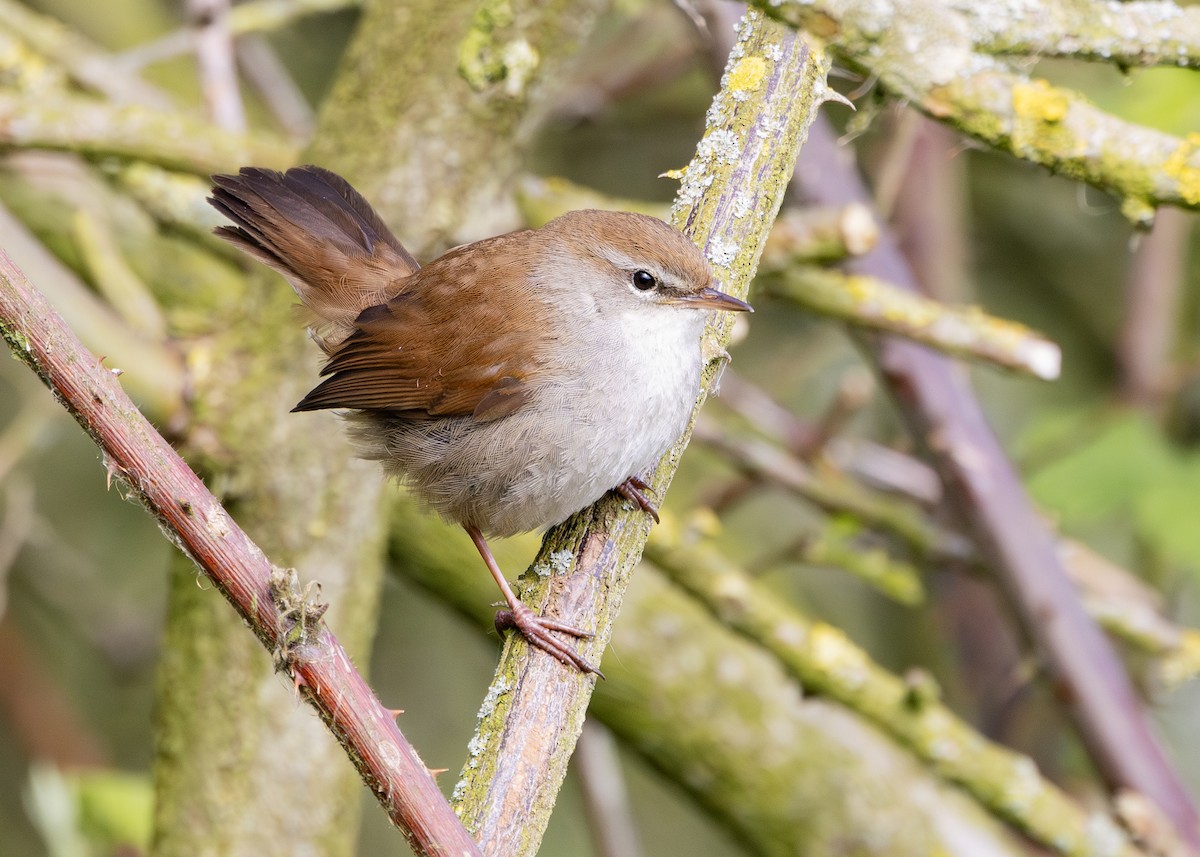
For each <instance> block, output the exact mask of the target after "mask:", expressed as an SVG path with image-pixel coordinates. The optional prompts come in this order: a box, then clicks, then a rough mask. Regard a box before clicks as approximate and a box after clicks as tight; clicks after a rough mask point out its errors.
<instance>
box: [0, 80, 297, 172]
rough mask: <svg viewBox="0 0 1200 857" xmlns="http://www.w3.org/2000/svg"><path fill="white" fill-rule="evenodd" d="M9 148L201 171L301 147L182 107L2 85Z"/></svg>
mask: <svg viewBox="0 0 1200 857" xmlns="http://www.w3.org/2000/svg"><path fill="white" fill-rule="evenodd" d="M9 148H20V149H55V150H58V151H66V152H76V153H78V154H81V155H85V156H88V157H100V156H105V155H113V156H116V157H119V158H128V159H131V160H141V161H147V162H149V163H152V164H158V165H159V166H162V167H167V168H169V169H176V170H182V171H184V172H189V173H195V174H199V175H208V174H209V173H214V172H220V171H222V170H230V169H233V168H235V167H237V166H239V165H241V164H257V165H258V166H264V167H286V166H290V165H291V164H292V163H293V162H294V160H295V158H296V154H297V153H296V151H295V149H294V148H293V147H292V146H290V145H289V144H288V143H286V142H284V141H282V140H275V139H271V138H270V137H268V136H267V135H265V134H262V133H259V134H256V135H254V136H253V137H249V136H247V137H243V136H239V135H235V134H228V133H225V132H222V131H220V130H218V129H216V128H214V127H212V126H211V125H210V124H208V123H206V122H204V121H202V120H201V119H199V118H196V117H191V116H188V115H186V114H183V113H168V112H162V111H158V110H154V109H153V108H148V107H143V106H141V105H136V104H132V105H112V104H106V103H104V102H102V101H95V100H93V99H89V98H83V97H81V96H76V95H68V94H66V93H65V92H64V93H56V94H54V95H52V96H49V95H48V96H44V97H42V98H38V99H32V98H27V97H23V96H21V95H14V94H11V93H0V149H9Z"/></svg>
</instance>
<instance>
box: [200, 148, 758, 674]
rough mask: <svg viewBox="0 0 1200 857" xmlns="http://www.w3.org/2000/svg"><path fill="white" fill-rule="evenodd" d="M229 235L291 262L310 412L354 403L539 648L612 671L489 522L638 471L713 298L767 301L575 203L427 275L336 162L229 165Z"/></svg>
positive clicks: (673, 417)
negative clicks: (313, 351)
mask: <svg viewBox="0 0 1200 857" xmlns="http://www.w3.org/2000/svg"><path fill="white" fill-rule="evenodd" d="M213 182H214V185H215V187H214V189H213V195H212V199H211V202H212V204H213V205H214V206H215V207H216V208H217V209H218V210H219V211H221V212H222V213H224V214H225V215H226V216H227V217H229V219H230V220H231V221H232V222H233V225H232V226H223V227H220V228H219V229H217V234H218V235H220V236H222V237H223V238H225V239H227V240H229V241H231V242H232V243H234V244H235V245H237V246H238V247H240V248H242V249H243V250H245V251H246V252H247V253H249V254H250V255H252V256H254V257H255V258H257V259H260V260H262V261H263V262H265V263H266V264H268V265H270V266H271V267H273V268H275V269H276V270H278V271H280V272H281V273H282V274H283V275H284V276H285V277H287V279H288V280H289V281H290V282H291V284H292V286H293V288H294V289H295V290H296V293H297V294H298V295H299V296H300V299H301V301H303V303H304V304H305V306H306V307H307V308H308V309H309V310H310V311H311V313H312V314H313V316H314V321H313V323H312V325H311V326H310V329H312V331H313V333H314V335H315V338H316V339H317V341H318V342H319V343H320V345H321V347H322V348H323V349H324V350H325V353H326V354H327V355H328V358H329V359H328V362H327V363H326V365H325V367H324V369H322V372H321V374H322V375H323V376H324V380H323V381H322V382H321V383H320V384H319V385H318V386H317V387H316V388H315V389H313V390H312V391H311V392H310V393H309V394H308V395H307V396H305V397H304V398H303V399H302V400H301V401H300V403H299V404H298V405H297V406H296V410H299V411H308V410H316V409H321V408H335V409H342V410H345V411H348V414H347V416H348V419H349V421H350V423H351V434H352V436H353V437H354V438H355V440H356V441H358V443H359V445H360V448H361V451H362V454H363V455H365V456H366V457H369V458H375V459H378V460H379V461H381V462H382V463H383V466H384V468H385V469H386V470H387V472H388V473H390V474H392V475H394V476H396V477H398V478H400V479H402V480H404V481H405V482H407V483H408V484H409V485H411V486H412V488H413V489H414V490H415V491H416V492H417V494H418V495H419V496H420V497H422V498H423V499H424V500H425V501H426V502H427V503H428V504H429V505H431V506H432V507H433V508H435V509H436V510H437V511H438V512H439V513H440V514H441V515H442V516H443V517H445V518H447V519H448V520H450V521H454V522H456V523H459V524H461V525H462V526H463V527H464V528H465V529H466V530H467V532H468V533H470V535H471V538H472V539H473V540H474V541H475V544H476V546H477V547H478V548H479V552H480V554H481V555H482V556H483V559H484V561H485V562H486V563H487V565H488V569H489V571H490V572H491V574H492V576H493V577H494V578H495V580H496V583H497V585H498V586H499V587H500V589H501V591H502V592H503V593H504V597H505V600H506V601H507V602H508V605H509V608H510V611H511V612H510V613H509V614H507V616H508V619H509V620H510V621H511V622H512V623H513V624H515V626H516V627H517V628H518V629H519V630H520V631H521V633H522V634H523V635H524V636H525V637H526V639H528V640H529V642H530V643H531V644H532V645H534V646H536V647H538V648H541V649H543V650H545V651H547V652H549V653H550V654H552V655H553V656H554V657H556V658H558V659H559V660H561V661H562V662H563V663H565V664H570V665H572V666H575V667H577V668H578V669H581V670H584V671H594V667H592V666H591V665H590V664H589V663H587V661H586V660H584V659H583V658H582V657H581V656H580V655H579V653H578V652H576V651H575V649H574V648H573V647H572V646H570V645H568V644H567V643H566V642H564V641H563V640H562V639H560V638H558V637H557V636H556V634H557V633H565V634H568V635H572V636H576V637H579V636H587V634H586V632H584V631H581V630H579V629H577V628H573V627H571V626H570V625H565V624H563V623H561V622H557V621H554V620H551V619H548V618H546V617H542V616H538V615H537V614H536V613H534V612H533V611H532V610H530V609H529V608H528V607H527V606H525V605H524V604H522V603H521V601H520V600H519V599H518V598H517V597H516V595H515V594H514V593H513V591H512V588H511V587H510V586H509V585H508V583H507V581H506V580H505V579H504V575H503V574H502V573H501V572H500V569H499V568H498V567H497V565H496V562H495V560H494V559H493V558H492V555H491V552H490V550H489V549H488V546H487V543H486V541H485V537H484V534H485V533H486V534H489V535H512V534H515V533H521V532H528V531H530V530H536V529H541V528H544V527H549V526H551V525H553V524H556V523H559V522H560V521H563V520H565V519H566V518H567V517H568V516H569V515H571V514H572V513H574V512H577V511H578V510H580V509H582V508H583V507H585V506H587V505H588V504H590V503H592V502H594V501H595V500H596V499H598V498H599V497H600V496H601V495H603V494H604V493H605V492H606V491H608V490H610V489H612V488H614V487H616V488H617V489H618V490H619V491H621V493H622V494H623V495H624V496H625V497H627V498H629V499H630V500H632V501H633V502H634V503H636V504H637V505H638V506H640V507H641V508H643V509H645V510H646V511H647V512H649V513H651V514H654V513H655V511H654V507H653V505H652V503H651V502H650V501H649V499H648V498H647V497H646V496H645V494H643V493H642V490H641V489H642V488H645V487H646V485H645V483H644V482H641V481H640V479H639V478H638V474H639V473H642V472H645V471H646V470H647V469H648V468H650V467H652V466H653V465H654V463H655V462H656V461H657V460H658V459H659V457H660V456H661V455H662V454H663V452H664V451H665V450H666V449H667V448H668V447H669V446H670V444H671V442H672V441H673V440H675V438H677V437H678V436H679V434H680V432H681V431H683V429H684V427H685V426H686V425H687V421H688V417H689V415H690V413H691V410H692V405H693V402H694V401H695V394H696V389H697V385H698V383H699V379H700V362H701V361H700V348H699V340H700V334H701V330H702V329H703V326H704V321H705V317H706V313H705V311H708V310H735V311H736V310H748V309H749V307H748V306H747V305H746V304H745V303H743V302H741V301H739V300H736V299H735V298H731V297H729V296H728V295H725V294H723V293H722V292H720V291H719V290H717V289H716V288H714V283H713V279H712V273H711V271H710V270H709V267H708V263H707V262H706V261H705V259H704V256H703V254H702V253H701V252H700V251H699V250H698V249H697V248H696V247H695V246H694V245H693V244H692V243H691V242H689V241H688V240H687V239H686V238H685V237H684V236H683V235H682V234H680V233H679V232H678V231H677V230H675V229H673V228H672V227H670V226H669V225H668V224H666V223H663V222H662V221H661V220H657V219H655V218H652V217H646V216H644V215H639V214H627V213H620V212H610V211H575V212H570V213H568V214H564V215H563V216H561V217H559V218H556V219H555V220H553V221H551V222H550V223H548V224H546V225H545V226H543V227H541V228H540V229H536V230H525V231H522V232H513V233H510V234H508V235H501V236H498V237H496V238H489V239H486V240H484V241H478V242H476V243H474V244H469V245H466V246H463V247H459V248H457V249H454V250H451V251H450V252H448V253H446V254H445V255H444V256H442V257H441V258H439V259H437V260H435V261H433V262H431V263H429V264H428V265H426V266H425V267H423V268H422V267H420V266H418V264H417V262H416V260H415V259H414V258H413V257H412V256H411V255H410V254H409V253H408V251H406V250H405V249H404V247H403V246H402V245H401V244H400V242H399V241H398V240H396V237H395V236H394V235H392V233H391V231H390V230H388V228H387V226H385V225H384V223H383V222H382V220H380V218H379V216H378V215H377V214H376V213H375V212H374V210H372V209H371V207H370V205H368V204H367V202H366V201H365V200H364V199H363V198H362V197H361V196H359V194H358V193H357V192H356V191H355V190H354V189H353V188H351V187H350V185H349V184H347V183H346V182H345V181H344V180H343V179H341V178H340V177H338V176H336V175H334V174H333V173H330V172H328V171H327V170H323V169H320V168H319V167H298V168H296V169H291V170H288V171H287V172H286V173H276V172H273V171H271V170H264V169H257V168H246V169H243V170H241V172H240V173H239V174H238V175H236V176H216V177H214V179H213Z"/></svg>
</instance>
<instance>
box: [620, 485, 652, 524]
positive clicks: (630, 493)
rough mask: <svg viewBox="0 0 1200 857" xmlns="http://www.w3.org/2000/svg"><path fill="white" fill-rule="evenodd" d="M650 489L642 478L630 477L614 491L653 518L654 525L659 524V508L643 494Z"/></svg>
mask: <svg viewBox="0 0 1200 857" xmlns="http://www.w3.org/2000/svg"><path fill="white" fill-rule="evenodd" d="M649 488H650V486H649V485H647V484H646V482H645V480H643V479H642V478H640V477H638V476H630V477H629V478H628V479H626V480H625V481H624V482H622V483H621V484H620V485H618V486H617V487H616V488H614V489H613V490H614V491H616V492H617V493H618V494H620V495H621V496H622V497H624V498H625V499H626V500H628V501H629V502H630V503H633V504H634V505H635V506H637V507H638V508H640V509H641V510H642V511H643V512H645V513H646V514H647V515H649V516H650V517H651V518H653V519H654V523H656V524H657V523H658V507H657V506H655V505H654V503H653V502H652V501H651V500H650V498H649V497H647V496H646V495H645V493H643V492H645V491H647V490H649Z"/></svg>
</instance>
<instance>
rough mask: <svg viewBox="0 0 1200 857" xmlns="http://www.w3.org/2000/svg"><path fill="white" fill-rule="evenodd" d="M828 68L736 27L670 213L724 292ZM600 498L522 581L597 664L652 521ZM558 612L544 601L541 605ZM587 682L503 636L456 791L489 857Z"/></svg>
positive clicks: (517, 826)
mask: <svg viewBox="0 0 1200 857" xmlns="http://www.w3.org/2000/svg"><path fill="white" fill-rule="evenodd" d="M826 69H827V64H826V60H825V58H824V57H823V56H822V55H821V53H820V52H819V51H815V50H813V49H811V48H810V46H809V45H808V44H807V43H806V41H805V40H803V39H801V38H799V37H797V36H795V35H794V34H791V33H789V32H788V31H787V30H786V29H785V28H782V27H780V26H778V25H776V24H773V23H770V22H766V21H764V19H763V18H762V16H761V15H758V14H756V13H751V14H750V15H748V16H747V18H746V19H745V21H744V22H743V24H742V26H741V28H740V29H739V40H738V42H737V45H736V47H735V48H734V51H733V53H732V54H731V56H730V61H729V66H728V68H727V70H726V74H725V77H724V78H723V80H722V85H721V90H720V92H719V93H718V94H717V96H716V98H715V99H714V101H713V104H712V107H711V108H710V110H709V112H708V125H707V128H706V130H705V134H704V138H703V139H702V141H701V142H700V144H699V146H698V148H697V154H696V156H695V158H694V159H693V160H692V162H691V164H689V165H688V168H687V171H686V176H685V178H684V181H683V186H682V188H681V189H680V192H679V195H678V197H677V199H676V205H675V208H674V211H673V220H674V222H675V224H676V225H677V226H679V227H681V228H682V229H683V230H684V231H685V232H686V233H687V234H688V235H689V236H690V237H691V238H692V240H693V241H695V242H696V243H697V244H698V245H699V246H701V247H703V248H704V250H705V253H706V255H707V256H708V258H709V260H710V261H711V262H712V264H713V267H714V269H715V271H716V274H717V277H718V278H719V279H720V280H721V281H722V283H723V285H724V288H725V290H726V291H729V292H730V293H732V294H736V295H744V294H745V292H746V288H747V287H748V285H749V280H750V278H751V276H752V275H753V273H754V270H755V267H756V265H757V262H758V257H759V255H760V253H761V251H762V245H763V243H764V241H765V239H766V233H767V230H768V229H769V226H770V223H771V221H772V220H773V219H774V216H775V213H776V212H777V211H778V209H779V204H780V202H781V200H782V194H783V191H784V188H785V187H786V185H787V181H788V179H789V178H790V176H791V171H792V167H793V165H794V163H795V157H796V153H797V151H798V150H799V148H800V146H801V144H802V143H803V141H804V138H805V136H806V133H807V128H808V126H809V124H810V123H811V122H812V119H813V117H814V116H815V113H816V109H817V108H818V107H819V106H820V104H821V102H822V101H823V100H824V98H825V93H826V90H825V72H826ZM729 331H730V323H729V321H728V320H727V319H726V320H717V321H715V323H714V324H713V326H712V329H711V330H710V331H709V332H708V333H707V334H706V342H707V345H706V347H705V353H706V357H707V361H708V362H707V366H706V369H705V371H704V376H703V378H704V381H703V385H704V390H703V391H700V398H699V401H698V402H697V406H699V404H700V402H702V401H703V399H704V391H706V390H707V389H708V387H709V385H711V384H712V383H713V382H714V380H715V378H716V375H717V373H718V372H719V370H720V368H721V366H722V365H723V363H724V359H725V358H724V356H723V353H722V351H723V346H724V343H725V342H726V341H727V338H728V335H729ZM686 442H687V440H686V438H683V439H681V440H680V441H679V442H678V443H677V444H676V445H675V446H674V447H673V448H672V449H671V450H670V451H669V452H668V453H667V455H666V456H665V457H664V459H663V461H662V462H661V463H660V465H659V467H658V469H657V470H656V471H655V473H654V474H653V475H652V477H651V478H650V480H649V481H650V483H651V486H652V490H653V492H654V493H655V495H656V496H658V497H661V496H662V495H663V493H664V492H665V491H666V488H667V485H668V484H669V483H670V480H671V477H672V476H673V474H674V471H675V468H676V467H677V466H678V461H679V456H680V454H681V453H682V451H683V449H684V447H685V446H686ZM624 505H625V504H623V503H621V502H618V501H616V500H613V499H605V500H602V501H601V502H599V503H597V504H596V505H595V506H593V507H591V508H590V509H586V510H584V511H583V512H581V513H579V514H578V515H576V516H574V517H573V518H571V519H570V520H568V521H567V522H566V523H564V524H562V525H560V526H559V527H556V528H555V529H553V530H552V531H551V532H550V533H549V534H548V535H547V537H546V540H545V543H544V544H543V546H542V550H541V552H540V553H539V555H538V558H537V560H536V561H535V563H534V565H533V571H534V573H533V574H532V575H530V576H529V577H528V578H526V580H527V585H526V587H525V590H524V593H523V598H524V600H525V602H526V603H527V604H530V606H532V607H534V609H536V610H539V612H546V610H547V609H548V608H549V609H550V612H551V613H552V614H554V615H556V617H557V618H559V619H561V620H563V621H566V622H569V623H573V624H575V625H577V626H579V627H584V628H588V629H589V630H594V633H595V637H594V638H592V639H589V640H585V641H583V642H582V643H581V644H580V653H581V654H582V655H583V656H584V657H585V658H587V659H589V660H591V661H593V662H595V661H598V660H599V657H600V655H601V654H602V653H603V651H604V649H605V647H606V646H607V645H608V642H609V639H610V637H611V634H612V626H613V622H614V620H615V618H616V614H617V612H618V610H619V608H620V603H621V599H622V595H623V593H624V590H625V588H626V587H627V585H628V582H629V578H630V574H631V572H632V570H633V567H634V565H635V564H636V563H637V560H638V558H639V556H640V554H641V549H642V546H643V545H644V543H645V539H646V535H647V533H648V530H649V521H648V519H647V517H646V515H645V514H644V513H642V512H641V511H640V510H637V509H628V508H624ZM550 605H553V606H550ZM594 681H595V679H594V677H592V676H585V675H582V674H579V673H571V672H569V671H566V670H565V669H564V668H563V667H562V665H561V664H558V663H557V662H555V661H553V660H552V659H549V658H547V657H545V656H543V655H541V654H540V653H538V654H534V653H531V652H530V650H529V648H528V647H527V646H526V645H525V643H524V641H523V640H521V639H519V638H516V637H511V638H510V640H509V642H508V644H507V646H506V647H505V652H504V655H503V656H502V659H501V663H500V666H499V669H498V671H497V675H496V679H495V680H494V682H493V685H492V689H491V691H490V694H489V699H491V700H493V702H494V704H493V705H491V706H489V708H488V710H486V711H485V712H484V713H483V716H482V717H481V720H480V724H479V729H478V732H477V734H476V737H475V739H474V740H473V741H472V744H471V751H472V752H471V757H470V758H469V759H468V762H467V765H466V768H465V769H464V771H463V777H462V780H461V781H460V783H459V786H458V788H457V789H456V793H455V794H456V800H457V804H458V806H459V811H460V814H461V815H462V817H463V818H464V819H465V820H466V822H467V825H468V827H469V828H470V829H472V830H474V831H476V832H477V834H478V835H479V837H480V840H481V841H482V842H485V843H487V847H488V848H489V849H491V850H490V852H489V853H496V854H505V855H527V854H532V853H533V852H535V851H536V850H537V843H538V842H539V841H540V838H541V833H542V831H543V830H544V828H545V824H546V822H547V820H548V817H549V808H550V805H551V804H552V796H553V795H555V794H557V792H558V788H559V786H560V784H561V782H562V778H563V777H564V776H565V773H566V765H567V760H568V758H569V757H570V753H571V750H572V749H573V747H574V744H575V740H576V738H577V736H578V734H579V730H580V727H581V725H582V721H583V714H584V710H585V709H586V707H587V702H588V699H589V697H590V696H591V690H592V686H593V684H594Z"/></svg>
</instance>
